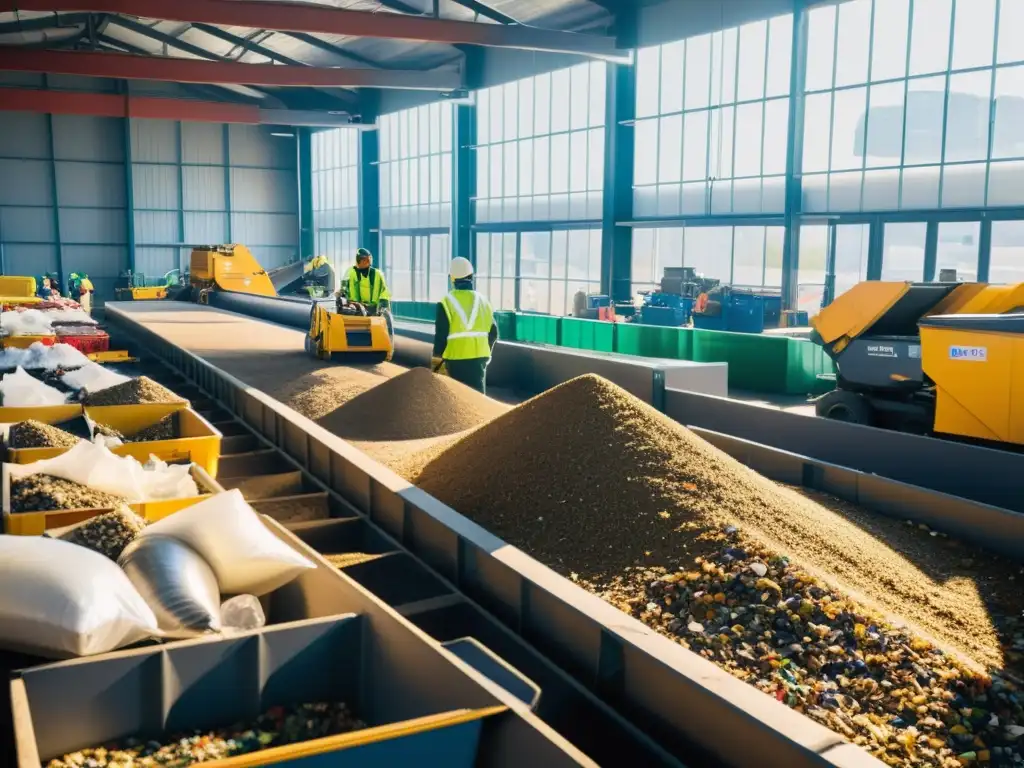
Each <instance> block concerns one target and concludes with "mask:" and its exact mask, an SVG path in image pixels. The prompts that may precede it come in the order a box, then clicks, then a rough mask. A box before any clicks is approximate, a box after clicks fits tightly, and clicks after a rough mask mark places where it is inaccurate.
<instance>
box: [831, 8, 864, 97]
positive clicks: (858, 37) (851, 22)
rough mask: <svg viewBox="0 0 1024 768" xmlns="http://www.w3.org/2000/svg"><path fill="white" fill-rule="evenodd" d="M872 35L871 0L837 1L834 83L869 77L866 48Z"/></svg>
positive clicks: (844, 82) (857, 81)
mask: <svg viewBox="0 0 1024 768" xmlns="http://www.w3.org/2000/svg"><path fill="white" fill-rule="evenodd" d="M870 38H871V0H851V2H846V3H841V4H840V5H839V50H838V52H837V54H836V82H835V84H836V87H837V88H841V87H843V86H845V85H857V84H859V83H863V82H865V81H867V79H868V48H869V46H870Z"/></svg>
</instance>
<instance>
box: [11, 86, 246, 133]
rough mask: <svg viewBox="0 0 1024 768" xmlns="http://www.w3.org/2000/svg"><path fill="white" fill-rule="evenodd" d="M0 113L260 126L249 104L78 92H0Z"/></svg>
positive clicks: (12, 89)
mask: <svg viewBox="0 0 1024 768" xmlns="http://www.w3.org/2000/svg"><path fill="white" fill-rule="evenodd" d="M0 110H3V111H8V112H42V113H49V114H52V115H92V116H95V117H139V118H149V119H152V120H185V121H191V122H197V123H249V124H252V125H256V124H259V123H260V122H261V120H260V110H259V108H258V107H254V106H251V105H249V104H221V103H218V102H215V101H190V100H186V99H158V98H152V97H148V96H124V95H118V94H112V93H88V92H80V91H37V90H32V89H29V88H3V89H0Z"/></svg>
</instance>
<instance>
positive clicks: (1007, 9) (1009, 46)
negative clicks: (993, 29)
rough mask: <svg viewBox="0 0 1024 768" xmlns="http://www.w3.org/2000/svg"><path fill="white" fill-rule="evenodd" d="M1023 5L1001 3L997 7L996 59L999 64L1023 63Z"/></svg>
mask: <svg viewBox="0 0 1024 768" xmlns="http://www.w3.org/2000/svg"><path fill="white" fill-rule="evenodd" d="M1022 29H1024V3H1019V2H1012V0H1010V1H1009V2H1003V3H1000V6H999V42H998V46H997V49H998V50H997V53H996V59H997V61H998V62H999V63H1000V64H1007V63H1010V62H1015V61H1024V35H1022V34H1021V33H1020V31H1021V30H1022Z"/></svg>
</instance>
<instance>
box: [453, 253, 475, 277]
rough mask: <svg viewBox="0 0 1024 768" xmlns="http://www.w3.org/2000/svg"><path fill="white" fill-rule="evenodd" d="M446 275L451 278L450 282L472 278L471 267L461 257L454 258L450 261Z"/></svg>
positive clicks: (467, 260) (466, 260)
mask: <svg viewBox="0 0 1024 768" xmlns="http://www.w3.org/2000/svg"><path fill="white" fill-rule="evenodd" d="M448 274H449V275H451V276H452V280H462V279H463V278H466V277H472V276H473V265H472V264H470V263H469V259H466V258H463V257H462V256H456V257H455V258H454V259H452V265H451V267H450V268H449V270H448Z"/></svg>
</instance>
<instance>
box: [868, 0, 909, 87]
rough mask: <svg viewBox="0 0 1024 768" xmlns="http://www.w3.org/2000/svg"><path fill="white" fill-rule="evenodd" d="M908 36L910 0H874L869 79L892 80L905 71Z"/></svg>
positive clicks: (902, 75)
mask: <svg viewBox="0 0 1024 768" xmlns="http://www.w3.org/2000/svg"><path fill="white" fill-rule="evenodd" d="M909 39H910V0H877V2H876V3H875V25H874V42H873V49H872V53H871V79H872V81H875V82H877V81H879V80H894V79H895V78H897V77H904V76H905V75H906V74H907V43H908V41H909ZM872 99H873V97H872ZM873 103H874V102H873V101H872V104H873Z"/></svg>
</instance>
